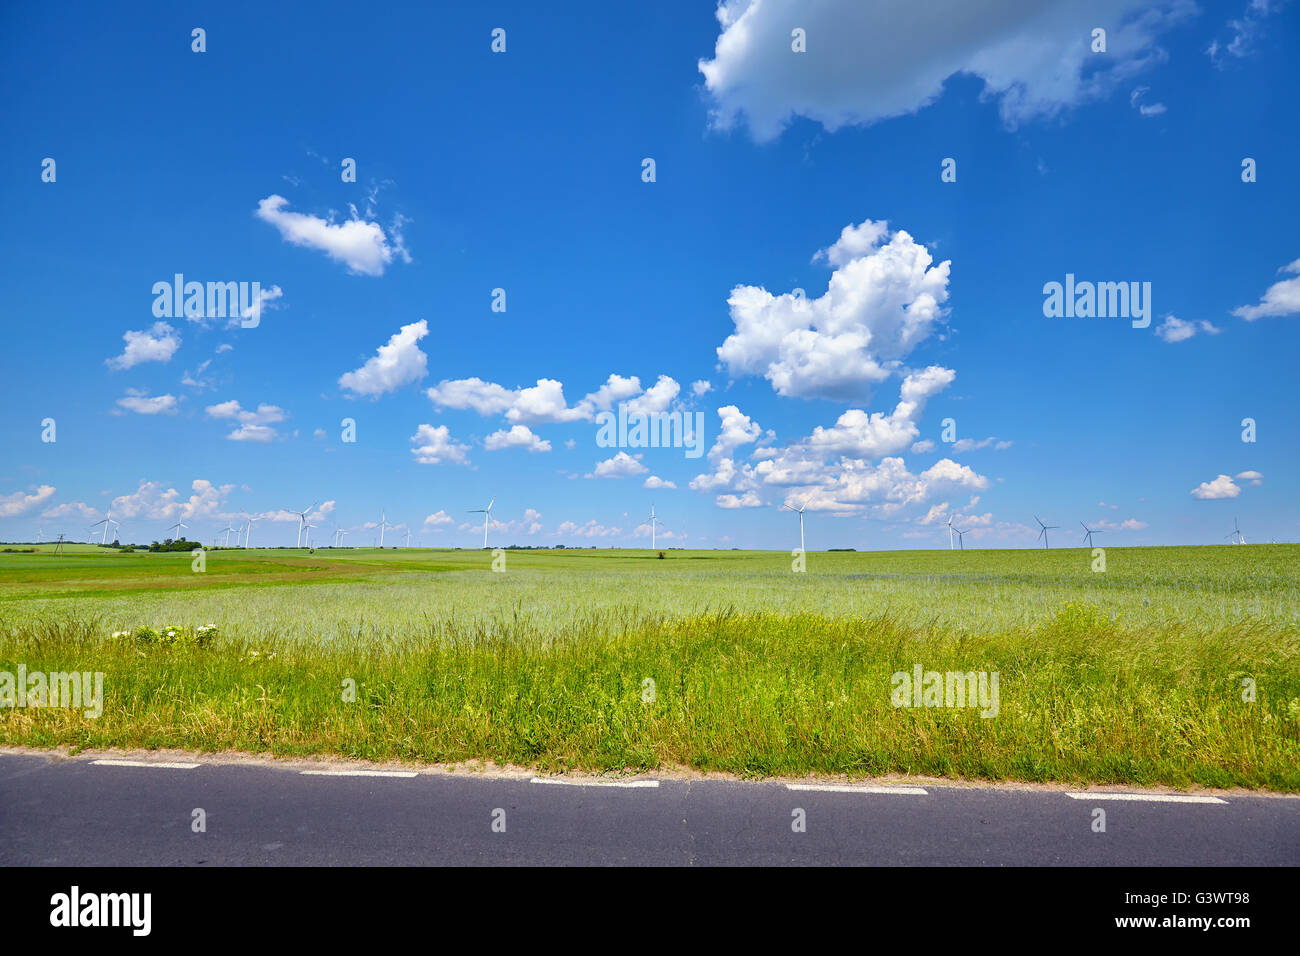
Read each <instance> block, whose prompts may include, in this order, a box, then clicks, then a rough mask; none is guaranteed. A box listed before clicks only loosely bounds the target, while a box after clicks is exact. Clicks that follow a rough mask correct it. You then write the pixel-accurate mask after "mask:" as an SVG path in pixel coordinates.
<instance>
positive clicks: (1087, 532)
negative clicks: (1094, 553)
mask: <svg viewBox="0 0 1300 956" xmlns="http://www.w3.org/2000/svg"><path fill="white" fill-rule="evenodd" d="M1079 524H1080V525H1081V526H1082V528H1083V540H1084V541H1085V542H1086V543H1087V545H1088V547H1090V548H1091V547H1092V536H1093V535H1094V534H1101V533H1102V532H1103V531H1105V530H1106V529H1105V528H1099V529H1098V530H1096V531H1093V530H1092V529H1091V528H1089V527H1088V526H1087V525H1086V524H1084V523H1083V522H1082V521H1080V522H1079Z"/></svg>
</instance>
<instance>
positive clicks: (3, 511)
mask: <svg viewBox="0 0 1300 956" xmlns="http://www.w3.org/2000/svg"><path fill="white" fill-rule="evenodd" d="M53 494H54V486H53V485H41V486H40V487H39V488H37V489H36V490H35V491H34V492H32V493H31V494H28V493H27V492H24V491H15V492H14V493H13V494H11V495H0V518H13V517H15V516H17V515H21V514H26V513H27V512H28V511H31V510H32V509H33V508H38V507H40V506H41V505H43V504H45V502H47V501H49V500H50V498H51V497H52V496H53ZM47 514H48V513H47Z"/></svg>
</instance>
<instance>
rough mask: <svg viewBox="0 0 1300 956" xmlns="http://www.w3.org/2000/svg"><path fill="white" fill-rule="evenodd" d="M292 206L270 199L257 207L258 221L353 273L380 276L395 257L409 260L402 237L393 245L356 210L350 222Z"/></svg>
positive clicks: (276, 197) (373, 224)
mask: <svg viewBox="0 0 1300 956" xmlns="http://www.w3.org/2000/svg"><path fill="white" fill-rule="evenodd" d="M288 205H289V200H287V199H285V198H284V197H283V196H276V195H272V196H267V197H266V198H265V199H263V200H261V201H260V202H258V204H257V218H258V219H261V220H262V221H263V222H269V223H270V224H271V225H273V226H275V228H276V229H278V230H280V235H281V236H282V237H284V240H285V241H286V242H289V243H292V244H293V245H295V246H306V247H307V248H309V249H318V250H320V251H321V252H323V253H325V254H326V255H327V256H329V257H330V258H331V259H333V260H335V261H336V262H341V263H343V264H344V265H346V266H347V267H348V270H349V271H350V272H354V273H359V274H361V275H368V276H380V275H383V274H384V267H385V266H387V265H388V264H389V263H391V262H392V261H393V256H394V255H401V256H403V258H406V256H405V249H404V248H403V247H402V244H401V241H400V238H398V237H397V236H396V235H395V237H394V240H393V241H391V242H390V241H389V238H388V236H386V235H385V234H384V230H383V227H382V226H380V225H379V223H377V222H366V221H364V220H362V219H360V218H357V217H356V216H355V210H354V216H353V218H352V219H349V220H347V221H346V222H330V221H328V220H326V219H321V218H320V217H319V216H308V215H304V214H303V213H300V212H289V211H288V210H287V209H286V208H285V207H286V206H288ZM367 211H369V210H367Z"/></svg>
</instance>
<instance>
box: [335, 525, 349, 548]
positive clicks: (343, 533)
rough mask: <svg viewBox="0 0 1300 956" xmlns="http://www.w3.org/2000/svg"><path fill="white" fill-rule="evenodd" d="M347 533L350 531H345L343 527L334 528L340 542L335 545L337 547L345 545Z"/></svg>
mask: <svg viewBox="0 0 1300 956" xmlns="http://www.w3.org/2000/svg"><path fill="white" fill-rule="evenodd" d="M347 534H348V533H347V532H346V531H344V530H343V529H342V528H335V529H334V535H335V537H336V538H337V539H338V543H337V544H336V545H335V547H336V548H341V547H342V546H343V539H344V538H345V537H347Z"/></svg>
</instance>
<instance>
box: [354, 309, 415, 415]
mask: <svg viewBox="0 0 1300 956" xmlns="http://www.w3.org/2000/svg"><path fill="white" fill-rule="evenodd" d="M428 334H429V323H428V322H426V321H425V320H424V319H421V320H420V321H419V322H412V323H411V324H410V325H404V326H402V328H401V329H400V330H399V331H397V332H394V333H393V334H392V336H391V337H390V338H389V339H388V344H387V345H381V346H379V350H378V352H377V353H376V354H375V355H374V356H373V357H372V358H369V359H367V360H366V364H365V365H363V366H361V368H359V369H357V370H356V371H353V372H345V373H344V374H343V375H341V376H339V385H340V386H342V387H343V388H346V389H347V390H348V391H350V392H353V393H355V394H357V395H368V396H370V397H371V398H378V397H379V396H380V395H383V394H384V393H385V392H391V391H394V390H396V389H398V388H401V387H402V386H403V385H408V384H410V383H411V382H418V381H419V380H420V379H422V378H424V376H425V375H426V374H428V359H427V357H426V356H425V354H424V353H423V352H421V351H420V346H419V342H420V339H422V338H424V337H425V336H426V335H428Z"/></svg>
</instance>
